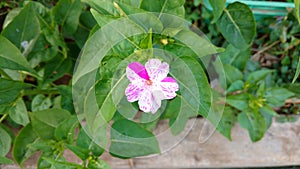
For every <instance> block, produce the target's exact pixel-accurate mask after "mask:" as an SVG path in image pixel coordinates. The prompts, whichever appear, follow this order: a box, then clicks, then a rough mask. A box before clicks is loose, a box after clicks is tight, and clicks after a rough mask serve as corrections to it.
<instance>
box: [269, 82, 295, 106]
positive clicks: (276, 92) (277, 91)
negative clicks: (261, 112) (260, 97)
mask: <svg viewBox="0 0 300 169" xmlns="http://www.w3.org/2000/svg"><path fill="white" fill-rule="evenodd" d="M291 96H294V93H292V92H290V91H289V90H287V89H285V88H281V87H273V88H270V89H268V90H267V92H266V95H265V97H266V99H267V103H269V104H270V105H272V106H277V107H280V106H283V105H284V104H285V100H286V99H288V98H290V97H291Z"/></svg>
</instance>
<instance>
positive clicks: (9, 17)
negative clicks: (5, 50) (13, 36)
mask: <svg viewBox="0 0 300 169" xmlns="http://www.w3.org/2000/svg"><path fill="white" fill-rule="evenodd" d="M22 9H23V8H13V9H12V10H11V11H9V13H8V14H7V15H6V17H5V20H4V23H3V26H2V29H5V28H6V26H7V25H8V24H9V23H11V22H12V21H13V20H14V18H15V17H16V16H18V15H19V13H20V12H21V11H22Z"/></svg>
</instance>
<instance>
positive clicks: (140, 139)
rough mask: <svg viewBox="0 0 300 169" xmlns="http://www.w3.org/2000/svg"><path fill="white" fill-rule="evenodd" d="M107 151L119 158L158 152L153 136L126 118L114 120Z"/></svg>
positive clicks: (156, 142)
mask: <svg viewBox="0 0 300 169" xmlns="http://www.w3.org/2000/svg"><path fill="white" fill-rule="evenodd" d="M109 152H110V154H111V155H113V156H117V157H120V158H132V157H138V156H145V155H149V154H156V153H159V152H160V150H159V145H158V141H157V140H156V138H155V136H154V135H153V134H152V133H150V132H149V131H147V130H145V129H144V128H142V127H140V126H139V125H138V124H136V123H134V122H132V121H128V120H126V119H123V120H118V121H116V122H114V124H113V125H112V129H111V145H110V148H109Z"/></svg>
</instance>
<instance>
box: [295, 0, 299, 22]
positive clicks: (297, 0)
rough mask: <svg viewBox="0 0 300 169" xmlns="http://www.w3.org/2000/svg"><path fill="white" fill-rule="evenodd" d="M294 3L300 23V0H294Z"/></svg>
mask: <svg viewBox="0 0 300 169" xmlns="http://www.w3.org/2000/svg"><path fill="white" fill-rule="evenodd" d="M294 3H295V9H296V18H297V19H298V22H299V24H300V0H294Z"/></svg>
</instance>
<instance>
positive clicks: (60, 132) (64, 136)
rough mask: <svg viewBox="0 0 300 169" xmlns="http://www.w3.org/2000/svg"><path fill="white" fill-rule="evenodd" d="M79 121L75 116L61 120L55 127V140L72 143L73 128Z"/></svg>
mask: <svg viewBox="0 0 300 169" xmlns="http://www.w3.org/2000/svg"><path fill="white" fill-rule="evenodd" d="M78 124H79V121H78V119H77V116H75V115H74V116H72V117H70V118H68V119H66V120H64V121H63V122H61V123H60V124H59V125H58V126H57V128H56V129H55V133H54V135H55V138H56V139H57V140H67V141H68V143H73V141H74V134H75V131H74V130H75V128H76V127H77V126H78Z"/></svg>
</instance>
